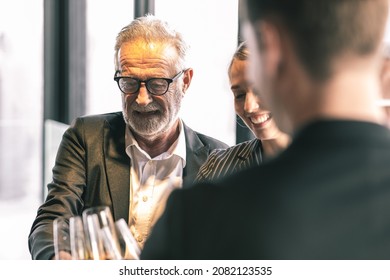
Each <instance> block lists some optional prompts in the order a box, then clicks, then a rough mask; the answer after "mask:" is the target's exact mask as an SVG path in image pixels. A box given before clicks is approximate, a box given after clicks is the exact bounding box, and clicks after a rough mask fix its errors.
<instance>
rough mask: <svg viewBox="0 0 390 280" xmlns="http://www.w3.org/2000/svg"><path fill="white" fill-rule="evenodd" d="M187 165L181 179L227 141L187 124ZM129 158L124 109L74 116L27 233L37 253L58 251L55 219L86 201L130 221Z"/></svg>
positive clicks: (73, 211) (48, 254) (192, 176)
mask: <svg viewBox="0 0 390 280" xmlns="http://www.w3.org/2000/svg"><path fill="white" fill-rule="evenodd" d="M184 133H185V138H186V166H185V168H184V170H183V185H184V186H187V185H190V183H192V182H193V180H194V179H195V176H196V174H197V172H198V170H199V167H200V166H201V165H202V164H203V163H204V162H205V161H206V159H207V157H208V155H209V154H210V152H211V151H212V150H213V149H217V148H226V147H228V146H227V145H226V144H224V143H222V142H220V141H218V140H216V139H213V138H211V137H208V136H205V135H203V134H200V133H196V132H194V131H193V130H191V129H190V128H189V127H187V126H185V125H184ZM130 164H131V163H130V158H129V157H128V156H127V154H126V151H125V123H124V120H123V117H122V113H121V112H116V113H109V114H103V115H96V116H87V117H81V118H78V119H76V120H75V121H74V122H73V124H72V125H71V126H70V128H69V129H68V130H67V131H66V132H65V133H64V136H63V139H62V142H61V144H60V147H59V150H58V154H57V158H56V163H55V166H54V168H53V181H52V183H50V184H48V194H47V198H46V201H45V202H44V203H43V205H42V206H41V207H39V209H38V213H37V216H36V219H35V221H34V223H33V225H32V228H31V232H30V235H29V248H30V252H31V255H32V258H33V259H49V258H51V257H52V256H53V254H54V249H53V241H52V239H53V236H52V222H53V220H54V219H55V218H56V217H58V216H65V215H71V216H76V215H81V214H82V211H83V210H84V209H86V208H88V207H92V206H99V205H107V206H109V207H110V208H111V211H112V213H113V216H114V220H118V219H120V218H124V219H125V220H126V221H128V212H129V185H130Z"/></svg>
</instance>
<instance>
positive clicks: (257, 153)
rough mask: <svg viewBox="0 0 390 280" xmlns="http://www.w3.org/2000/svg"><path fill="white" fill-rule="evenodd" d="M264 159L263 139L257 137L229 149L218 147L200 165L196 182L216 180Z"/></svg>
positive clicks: (257, 163)
mask: <svg viewBox="0 0 390 280" xmlns="http://www.w3.org/2000/svg"><path fill="white" fill-rule="evenodd" d="M262 161H263V155H262V145H261V141H260V140H258V139H256V138H255V139H252V140H250V141H246V142H243V143H240V144H237V145H234V146H231V147H229V148H227V149H217V150H214V151H212V152H211V153H210V155H209V157H208V158H207V160H206V162H205V163H204V164H203V165H202V166H201V167H200V169H199V172H198V175H197V176H196V179H195V182H205V181H216V180H218V179H220V178H223V177H225V176H228V175H231V174H233V173H235V172H238V171H241V170H245V169H248V168H250V167H252V166H255V165H259V164H260V163H261V162H262Z"/></svg>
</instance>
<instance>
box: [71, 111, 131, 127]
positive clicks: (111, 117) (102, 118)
mask: <svg viewBox="0 0 390 280" xmlns="http://www.w3.org/2000/svg"><path fill="white" fill-rule="evenodd" d="M79 122H82V123H84V124H86V125H98V124H103V123H105V122H109V123H112V122H114V123H115V122H118V123H121V122H122V123H124V120H123V115H122V112H112V113H105V114H96V115H85V116H81V117H78V118H76V119H75V120H74V121H73V122H72V125H74V124H76V123H79Z"/></svg>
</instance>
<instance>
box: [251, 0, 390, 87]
mask: <svg viewBox="0 0 390 280" xmlns="http://www.w3.org/2000/svg"><path fill="white" fill-rule="evenodd" d="M245 8H246V9H245V11H246V15H247V18H248V20H249V22H251V23H252V24H254V23H256V22H258V21H262V20H270V21H273V22H275V23H277V24H281V25H282V26H283V28H285V29H286V30H287V32H288V33H289V34H290V36H291V39H292V42H293V44H294V46H295V50H296V53H297V56H298V57H299V59H300V60H301V62H302V64H303V66H304V67H305V68H306V71H307V72H308V73H310V75H312V77H313V78H315V79H318V80H323V79H326V78H327V77H328V76H329V74H330V67H329V66H330V63H331V62H332V61H333V60H334V59H336V58H337V57H338V56H340V55H343V54H351V55H357V56H366V55H370V54H372V53H373V52H375V51H376V50H377V48H378V46H379V44H380V43H381V41H382V36H383V32H384V27H385V23H386V19H387V11H388V0H246V6H245ZM257 36H259V37H260V40H261V34H260V35H259V34H257Z"/></svg>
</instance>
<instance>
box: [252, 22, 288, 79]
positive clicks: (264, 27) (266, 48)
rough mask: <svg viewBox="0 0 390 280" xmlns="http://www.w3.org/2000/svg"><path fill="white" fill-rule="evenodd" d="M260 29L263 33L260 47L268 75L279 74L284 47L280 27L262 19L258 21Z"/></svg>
mask: <svg viewBox="0 0 390 280" xmlns="http://www.w3.org/2000/svg"><path fill="white" fill-rule="evenodd" d="M258 30H259V33H260V34H261V35H260V36H261V39H260V48H261V49H262V59H263V62H264V64H263V66H264V69H263V71H265V73H266V75H267V76H268V77H275V76H276V75H278V72H279V68H280V66H281V64H282V62H283V61H282V58H283V48H282V38H281V33H280V31H281V30H280V29H279V28H278V26H277V25H275V24H273V23H271V22H267V21H261V22H259V23H258Z"/></svg>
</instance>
